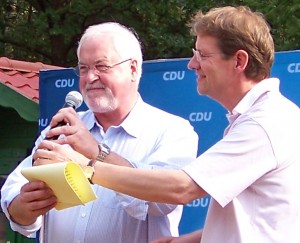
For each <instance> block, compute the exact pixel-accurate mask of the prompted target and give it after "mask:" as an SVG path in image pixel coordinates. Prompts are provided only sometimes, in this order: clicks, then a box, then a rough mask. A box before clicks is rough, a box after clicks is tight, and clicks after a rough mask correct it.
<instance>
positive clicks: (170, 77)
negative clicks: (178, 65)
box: [163, 71, 185, 81]
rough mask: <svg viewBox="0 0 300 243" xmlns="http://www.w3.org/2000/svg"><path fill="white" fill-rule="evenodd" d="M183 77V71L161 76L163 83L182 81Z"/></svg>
mask: <svg viewBox="0 0 300 243" xmlns="http://www.w3.org/2000/svg"><path fill="white" fill-rule="evenodd" d="M184 75H185V71H172V72H165V73H164V74H163V79H164V80H165V81H173V80H183V79H184Z"/></svg>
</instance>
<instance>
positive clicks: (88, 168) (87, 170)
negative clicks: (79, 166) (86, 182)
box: [83, 166, 95, 179]
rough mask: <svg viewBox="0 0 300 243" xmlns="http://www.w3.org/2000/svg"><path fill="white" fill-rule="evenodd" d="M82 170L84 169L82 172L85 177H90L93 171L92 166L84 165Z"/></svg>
mask: <svg viewBox="0 0 300 243" xmlns="http://www.w3.org/2000/svg"><path fill="white" fill-rule="evenodd" d="M83 171H84V174H85V176H86V178H88V179H91V178H92V176H93V174H94V172H95V170H94V168H93V167H92V166H86V167H84V169H83Z"/></svg>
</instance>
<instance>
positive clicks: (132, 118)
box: [85, 94, 146, 137]
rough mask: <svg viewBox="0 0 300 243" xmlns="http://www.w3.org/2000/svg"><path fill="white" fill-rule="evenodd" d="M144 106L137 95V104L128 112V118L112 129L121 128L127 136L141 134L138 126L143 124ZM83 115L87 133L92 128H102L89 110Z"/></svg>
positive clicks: (140, 127)
mask: <svg viewBox="0 0 300 243" xmlns="http://www.w3.org/2000/svg"><path fill="white" fill-rule="evenodd" d="M145 104H146V103H145V102H144V101H143V99H142V98H141V96H140V94H138V99H137V102H136V103H135V105H134V107H133V108H132V110H131V111H130V112H129V114H128V116H127V117H126V118H125V120H124V121H123V122H122V123H121V124H120V125H119V126H114V129H118V128H123V129H124V130H125V131H126V132H127V133H128V134H129V135H131V136H133V137H137V136H138V134H140V133H141V129H142V126H139V124H143V114H144V110H145ZM85 115H86V121H85V124H86V127H87V129H88V130H89V131H91V130H92V129H93V128H94V126H98V127H99V128H101V127H102V126H101V125H100V124H99V123H98V122H97V120H96V118H95V115H94V113H93V112H92V111H91V110H89V111H88V112H87V113H86V114H85Z"/></svg>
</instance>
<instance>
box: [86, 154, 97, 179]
mask: <svg viewBox="0 0 300 243" xmlns="http://www.w3.org/2000/svg"><path fill="white" fill-rule="evenodd" d="M96 162H97V160H90V161H89V163H88V164H87V166H85V167H84V168H83V172H84V175H85V177H86V178H87V179H88V180H89V182H90V183H91V184H94V183H93V182H92V178H93V175H94V173H95V169H94V165H95V163H96Z"/></svg>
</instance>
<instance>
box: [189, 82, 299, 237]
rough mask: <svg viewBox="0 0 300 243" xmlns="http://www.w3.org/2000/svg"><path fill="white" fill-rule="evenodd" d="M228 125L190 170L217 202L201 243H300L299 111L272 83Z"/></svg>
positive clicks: (257, 89) (247, 100) (258, 88)
mask: <svg viewBox="0 0 300 243" xmlns="http://www.w3.org/2000/svg"><path fill="white" fill-rule="evenodd" d="M228 120H229V126H228V127H227V129H226V130H225V133H224V138H223V139H222V140H221V141H219V142H217V143H216V144H215V145H214V146H212V147H211V148H210V149H208V150H207V151H206V152H204V153H203V154H202V155H200V156H199V157H198V158H197V160H195V161H194V162H192V163H191V164H189V165H188V166H186V167H185V168H184V171H185V172H186V173H187V174H188V175H190V176H191V177H192V178H193V180H194V181H195V182H196V183H197V184H198V185H199V186H200V187H202V188H203V189H204V190H205V191H206V192H207V193H208V194H210V195H211V197H212V198H211V203H210V205H209V209H208V213H207V217H206V222H205V226H204V231H203V236H202V241H201V243H216V242H226V243H253V242H256V243H275V242H276V243H299V242H300V193H299V185H300V147H299V138H300V110H299V107H297V105H295V104H293V103H292V102H291V101H289V100H288V99H286V98H285V97H283V96H282V95H281V93H280V92H279V80H278V79H275V78H270V79H266V80H263V81H261V82H260V83H258V84H257V85H255V86H254V88H252V89H251V90H250V91H249V92H248V93H247V94H246V96H245V97H244V98H243V99H242V100H241V101H240V102H239V103H238V105H237V106H236V107H235V108H234V110H233V112H232V114H228Z"/></svg>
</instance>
